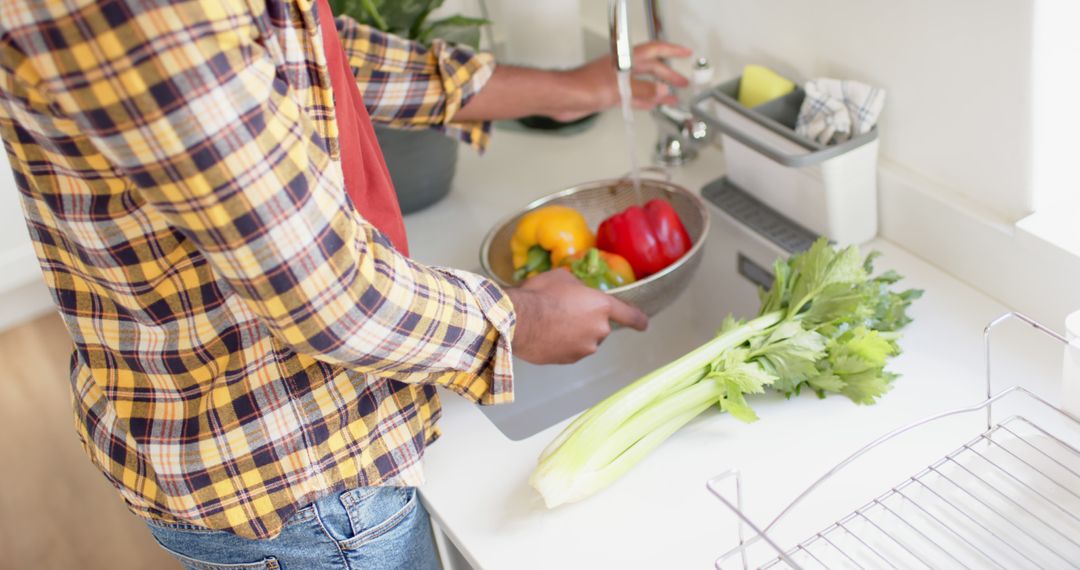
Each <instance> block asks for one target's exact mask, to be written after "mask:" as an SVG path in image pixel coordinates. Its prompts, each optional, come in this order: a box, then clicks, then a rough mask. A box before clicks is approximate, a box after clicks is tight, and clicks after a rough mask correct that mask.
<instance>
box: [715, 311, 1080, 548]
mask: <svg viewBox="0 0 1080 570" xmlns="http://www.w3.org/2000/svg"><path fill="white" fill-rule="evenodd" d="M1011 319H1017V320H1020V321H1023V322H1025V323H1027V324H1029V325H1031V326H1032V327H1034V328H1035V329H1036V330H1038V331H1040V332H1042V333H1044V334H1046V335H1048V336H1050V337H1053V338H1054V339H1056V340H1058V341H1061V342H1063V343H1065V344H1066V345H1068V342H1069V341H1068V340H1066V339H1065V337H1063V336H1061V335H1059V334H1057V333H1056V332H1054V331H1052V330H1050V329H1049V328H1047V327H1045V326H1043V325H1041V324H1040V323H1038V322H1036V321H1035V320H1033V319H1031V318H1030V317H1027V316H1025V315H1023V314H1020V313H1008V314H1005V315H1002V316H1001V317H998V318H997V319H995V320H994V321H992V322H991V323H990V324H988V325H987V326H986V328H985V329H984V331H983V335H984V344H985V351H986V399H985V400H984V401H982V402H980V403H979V404H977V405H974V406H970V407H966V408H960V409H955V410H952V411H948V412H945V413H942V414H938V415H936V416H933V417H929V418H926V419H923V420H921V421H918V422H915V423H912V424H910V425H907V426H904V427H901V428H899V429H896V430H894V431H892V432H889V433H887V434H885V435H883V436H881V437H879V438H878V439H876V440H874V441H872V442H870V443H869V444H867V445H866V446H864V447H862V448H860V449H859V450H858V451H856V452H855V453H853V454H851V455H850V456H848V457H847V458H846V459H844V460H843V461H841V462H840V463H839V464H837V465H836V466H834V467H833V468H832V469H830V470H829V471H828V472H826V473H825V474H824V475H823V476H822V477H820V478H819V479H817V480H816V481H815V482H814V483H813V484H811V485H810V486H809V487H808V488H807V489H806V490H805V491H803V492H802V493H801V494H800V495H798V496H797V497H796V498H795V500H794V501H792V502H791V503H789V504H788V505H787V506H786V507H785V508H783V509H782V510H781V511H780V513H779V514H778V515H777V516H776V518H774V519H773V520H772V521H771V522H770V523H769V524H767V525H765V526H759V525H757V524H755V522H754V521H753V520H751V518H750V517H749V516H748V515H747V514H746V510H745V509H744V505H743V501H742V487H743V484H742V481H741V476H740V475H739V472H738V471H737V470H732V471H729V472H727V473H724V474H722V475H720V476H718V477H715V478H713V479H711V480H709V482H708V484H707V487H708V489H709V491H710V492H712V493H713V494H714V495H715V496H716V497H717V498H719V499H720V501H722V502H723V503H724V504H725V505H727V507H728V508H730V509H731V510H732V512H734V514H735V515H736V517H737V518H738V521H739V535H738V536H739V545H738V546H737V547H735V548H733V549H731V550H730V551H728V552H727V553H725V554H724V555H722V556H721V557H720V558H719V559H717V560H716V567H717V568H718V569H720V568H737V567H740V566H741V567H742V568H744V569H745V568H750V567H754V568H763V569H780V568H792V569H803V568H806V569H811V568H814V569H816V568H856V569H861V568H894V569H907V568H933V569H937V568H1080V449H1078V447H1080V418H1077V417H1076V416H1075V415H1073V414H1071V413H1069V412H1068V411H1066V410H1064V409H1062V408H1060V407H1058V406H1056V405H1054V404H1051V403H1050V402H1049V401H1047V400H1046V399H1044V398H1043V397H1042V396H1040V395H1039V394H1036V393H1035V392H1033V391H1031V390H1028V389H1027V388H1024V387H1022V386H1012V387H1010V388H1008V389H1005V390H1002V391H1000V392H997V393H994V392H993V391H992V385H991V374H990V370H991V358H990V357H991V351H990V340H991V334H992V331H993V330H994V329H995V328H996V327H997V326H998V325H1000V324H1001V323H1003V322H1005V321H1008V320H1011ZM1005 402H1010V403H1009V404H1008V405H1009V406H1018V407H1017V408H1015V409H1019V410H1021V411H1020V412H1019V413H1010V414H1009V415H1008V416H1006V417H1004V418H1003V419H1001V420H1000V421H995V414H994V410H995V407H1000V406H1002V405H1003V404H1004V403H1005ZM1013 410H1014V408H1010V409H1009V411H1010V412H1012V411H1013ZM984 412H985V414H986V418H985V419H986V422H985V429H984V430H981V431H980V432H979V433H977V434H976V435H975V436H974V437H972V438H970V439H969V440H967V441H964V442H963V443H962V444H960V445H959V446H958V447H956V448H955V450H953V451H952V452H950V453H948V454H946V455H945V456H944V457H942V458H940V459H939V460H937V461H935V462H933V463H931V464H930V465H928V466H927V467H925V468H923V469H922V470H920V471H918V472H917V473H915V474H914V475H911V476H910V477H908V478H907V479H904V480H902V481H900V482H898V484H896V485H895V486H893V487H891V488H889V489H887V490H886V491H885V492H882V493H880V494H878V495H877V496H874V497H873V498H872V499H870V500H869V501H867V502H866V503H865V504H864V505H862V506H861V507H859V508H857V509H855V510H854V511H852V512H850V513H849V514H847V515H846V516H842V517H841V518H840V519H839V520H836V521H835V522H833V523H831V524H827V525H825V526H824V527H823V528H822V530H820V531H818V532H816V533H814V534H812V535H811V536H809V537H806V538H805V539H804V540H801V541H800V540H797V539H796V540H792V541H784V540H783V539H781V538H779V537H778V536H777V532H776V529H777V525H778V524H779V523H783V522H784V521H785V519H786V518H788V517H790V516H791V514H792V512H793V511H794V510H795V509H796V508H797V507H800V506H805V505H803V503H804V502H805V501H806V500H807V498H808V497H811V496H812V495H813V494H814V493H815V492H820V491H819V489H820V488H821V487H822V486H823V485H825V484H827V483H828V482H830V481H831V480H833V479H834V478H837V477H838V476H839V475H838V474H840V473H841V472H843V471H844V470H846V469H848V468H850V467H851V466H852V465H853V464H856V463H857V462H859V461H860V460H864V461H866V460H867V459H866V457H865V456H867V454H870V453H871V452H874V451H875V450H879V448H881V447H882V446H883V445H884V444H886V443H887V442H890V441H892V440H894V439H896V438H898V437H900V436H903V435H905V434H908V433H909V432H912V431H913V430H918V429H920V428H922V429H929V428H933V427H935V426H937V427H940V426H941V422H945V421H950V420H948V418H957V417H958V416H965V415H971V414H981V413H984ZM1036 416H1039V417H1040V418H1041V419H1040V420H1039V421H1036V420H1035V419H1032V418H1034V417H1036ZM979 426H980V428H981V427H982V422H981V421H980V422H979ZM946 444H947V442H946ZM879 451H880V450H879ZM732 482H733V483H734V485H732V484H731V483H732ZM732 488H733V489H734V495H735V497H734V500H732V499H731V498H730V495H731V489H732ZM801 528H803V529H805V528H806V527H805V526H803V527H801ZM818 528H821V527H818ZM792 534H793V536H801V535H799V534H798V533H792ZM803 534H805V533H803ZM792 544H794V546H791V545H792Z"/></svg>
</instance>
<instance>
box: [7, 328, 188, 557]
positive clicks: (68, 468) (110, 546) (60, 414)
mask: <svg viewBox="0 0 1080 570" xmlns="http://www.w3.org/2000/svg"><path fill="white" fill-rule="evenodd" d="M70 348H71V343H70V340H69V339H68V336H67V331H65V330H64V327H63V325H62V324H61V322H60V319H59V317H57V316H55V315H49V316H47V317H42V318H40V319H38V320H35V321H32V322H29V323H27V324H25V325H22V326H20V327H17V328H14V329H11V330H9V331H6V332H4V333H0V369H2V370H3V374H2V376H0V568H3V569H7V568H11V569H24V568H26V569H53V568H65V569H67V568H79V569H80V570H97V569H109V570H120V569H128V568H131V569H136V568H137V569H140V570H141V569H157V568H165V569H173V568H178V567H179V565H178V564H177V563H176V562H175V561H174V560H173V559H172V558H170V557H169V556H168V555H166V554H165V553H164V552H163V551H162V550H161V549H160V548H158V547H157V545H156V543H155V542H154V539H153V538H152V537H151V536H150V532H149V531H148V530H147V529H146V527H145V526H144V525H143V524H142V523H141V522H140V521H139V519H137V518H135V516H134V515H131V514H130V513H129V512H128V511H127V510H126V509H125V508H124V506H123V502H122V501H121V500H120V497H119V495H117V494H116V492H115V491H114V490H113V489H112V487H111V486H110V485H109V484H108V482H106V481H105V478H104V477H103V476H102V475H101V474H100V473H99V472H98V471H97V469H96V468H94V467H93V466H92V465H91V464H90V462H89V460H88V459H87V458H86V456H85V455H84V454H83V452H82V449H81V448H80V447H79V441H78V439H77V438H76V436H75V432H74V429H73V427H72V420H71V396H70V389H69V383H68V356H69V351H70Z"/></svg>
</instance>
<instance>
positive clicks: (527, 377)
mask: <svg viewBox="0 0 1080 570" xmlns="http://www.w3.org/2000/svg"><path fill="white" fill-rule="evenodd" d="M711 210H712V214H713V227H712V232H711V234H710V235H709V238H708V240H709V241H708V243H706V245H705V252H704V257H703V259H702V263H701V266H700V268H699V269H698V272H697V274H696V275H695V276H694V278H693V281H692V282H691V284H690V286H689V287H688V288H687V290H686V291H685V292H684V293H683V294H682V296H681V297H680V298H679V299H678V300H676V301H675V302H674V303H672V304H671V305H670V306H669V307H668V308H667V309H665V310H664V311H663V312H661V313H660V314H659V315H657V316H655V317H653V319H652V321H651V322H650V324H649V330H648V331H647V332H645V333H638V332H636V331H632V330H618V331H615V332H614V333H612V335H611V336H610V337H608V339H607V340H606V341H605V342H604V344H603V345H602V346H601V347H600V351H599V352H597V354H595V355H593V356H591V357H589V358H586V359H584V360H582V361H580V362H578V363H576V364H572V365H568V366H535V365H532V364H528V363H526V362H522V361H520V360H519V361H516V362H515V363H514V370H515V376H514V393H515V398H514V403H512V404H506V405H500V406H483V407H481V410H482V411H483V413H484V415H486V416H487V417H488V419H490V420H491V421H492V422H493V423H494V424H495V426H496V427H498V429H499V430H500V431H501V432H502V433H503V434H504V435H506V437H508V438H510V439H511V440H514V441H518V440H522V439H526V438H528V437H530V436H532V435H534V434H536V433H539V432H541V431H543V430H545V429H547V428H549V427H551V426H553V425H555V424H558V423H560V422H562V421H563V420H565V419H567V418H569V417H571V416H573V415H575V414H577V413H579V412H581V411H583V410H585V409H587V408H589V407H590V406H592V405H594V404H596V403H597V402H599V401H601V400H603V399H604V398H605V397H607V396H608V395H610V394H612V393H613V392H615V391H616V390H618V389H619V388H621V387H623V386H625V385H626V384H628V383H630V382H632V381H633V380H635V379H637V378H639V377H640V376H642V375H643V374H645V373H647V372H649V371H651V370H653V369H655V368H657V367H659V366H661V365H663V364H666V363H668V362H670V361H672V360H674V359H675V358H678V357H679V356H682V355H683V354H685V353H686V352H687V351H689V350H690V349H692V348H694V347H695V346H698V345H699V344H701V343H703V342H704V341H706V340H707V339H709V338H710V337H711V336H712V335H713V334H715V332H716V329H717V328H719V326H720V324H721V322H722V321H723V319H724V316H726V315H727V314H729V313H730V314H734V315H736V316H739V317H748V316H753V315H754V314H755V313H756V312H757V309H758V296H757V285H756V284H755V283H754V282H753V280H756V281H758V282H762V280H763V276H764V278H765V279H771V275H770V274H769V272H768V270H767V269H766V268H769V267H771V266H772V262H773V260H774V259H776V258H777V257H778V256H781V255H785V254H786V252H785V251H784V250H783V249H782V248H780V247H779V246H778V245H776V244H774V243H773V242H771V241H769V240H768V239H766V238H764V237H762V236H761V234H758V233H756V232H753V231H751V230H749V229H748V228H747V227H746V226H744V225H743V224H741V223H739V222H736V221H735V218H733V217H731V216H730V215H728V214H726V213H725V212H724V211H722V210H720V209H719V208H711Z"/></svg>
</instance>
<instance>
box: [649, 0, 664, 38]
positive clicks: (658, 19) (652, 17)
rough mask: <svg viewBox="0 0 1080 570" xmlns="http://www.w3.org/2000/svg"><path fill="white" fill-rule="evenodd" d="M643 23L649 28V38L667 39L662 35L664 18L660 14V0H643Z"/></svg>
mask: <svg viewBox="0 0 1080 570" xmlns="http://www.w3.org/2000/svg"><path fill="white" fill-rule="evenodd" d="M645 23H646V24H647V25H648V28H649V39H650V40H660V41H666V40H667V38H665V37H664V35H665V34H664V18H663V16H661V15H660V0H645Z"/></svg>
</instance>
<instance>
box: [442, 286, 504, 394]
mask: <svg viewBox="0 0 1080 570" xmlns="http://www.w3.org/2000/svg"><path fill="white" fill-rule="evenodd" d="M437 271H439V272H441V273H443V274H444V275H446V276H447V277H448V278H450V279H451V280H454V281H457V282H458V283H459V284H460V285H461V286H462V287H464V288H465V289H467V290H468V291H469V292H470V293H472V295H473V297H474V298H475V299H476V300H477V304H478V306H479V307H480V310H481V312H482V313H483V314H484V317H485V318H486V319H487V320H488V322H489V323H490V324H491V327H490V328H489V329H488V331H487V334H486V335H484V336H483V337H479V338H478V339H477V344H478V346H477V347H475V352H474V351H470V352H472V353H473V354H476V355H477V358H476V360H475V361H474V362H475V364H474V365H473V366H472V367H471V369H469V370H465V371H461V372H457V371H455V372H448V373H445V374H442V375H439V376H438V377H436V378H435V379H434V381H435V383H436V384H439V385H441V386H445V387H446V388H449V389H450V390H453V391H454V392H456V393H457V394H459V395H461V396H462V397H464V398H466V399H468V400H470V401H472V402H476V403H479V404H481V405H485V406H488V405H494V404H508V403H510V402H513V401H514V363H513V352H512V351H511V347H510V344H511V342H512V341H513V339H514V329H515V327H516V326H517V316H516V314H515V313H514V306H513V304H512V303H511V302H510V298H509V297H508V296H507V295H506V293H504V292H503V291H502V289H500V288H499V287H498V286H497V285H495V284H494V283H492V282H491V281H489V280H487V279H484V278H483V277H480V276H479V275H476V274H473V273H469V272H466V271H459V270H456V269H447V268H437Z"/></svg>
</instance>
